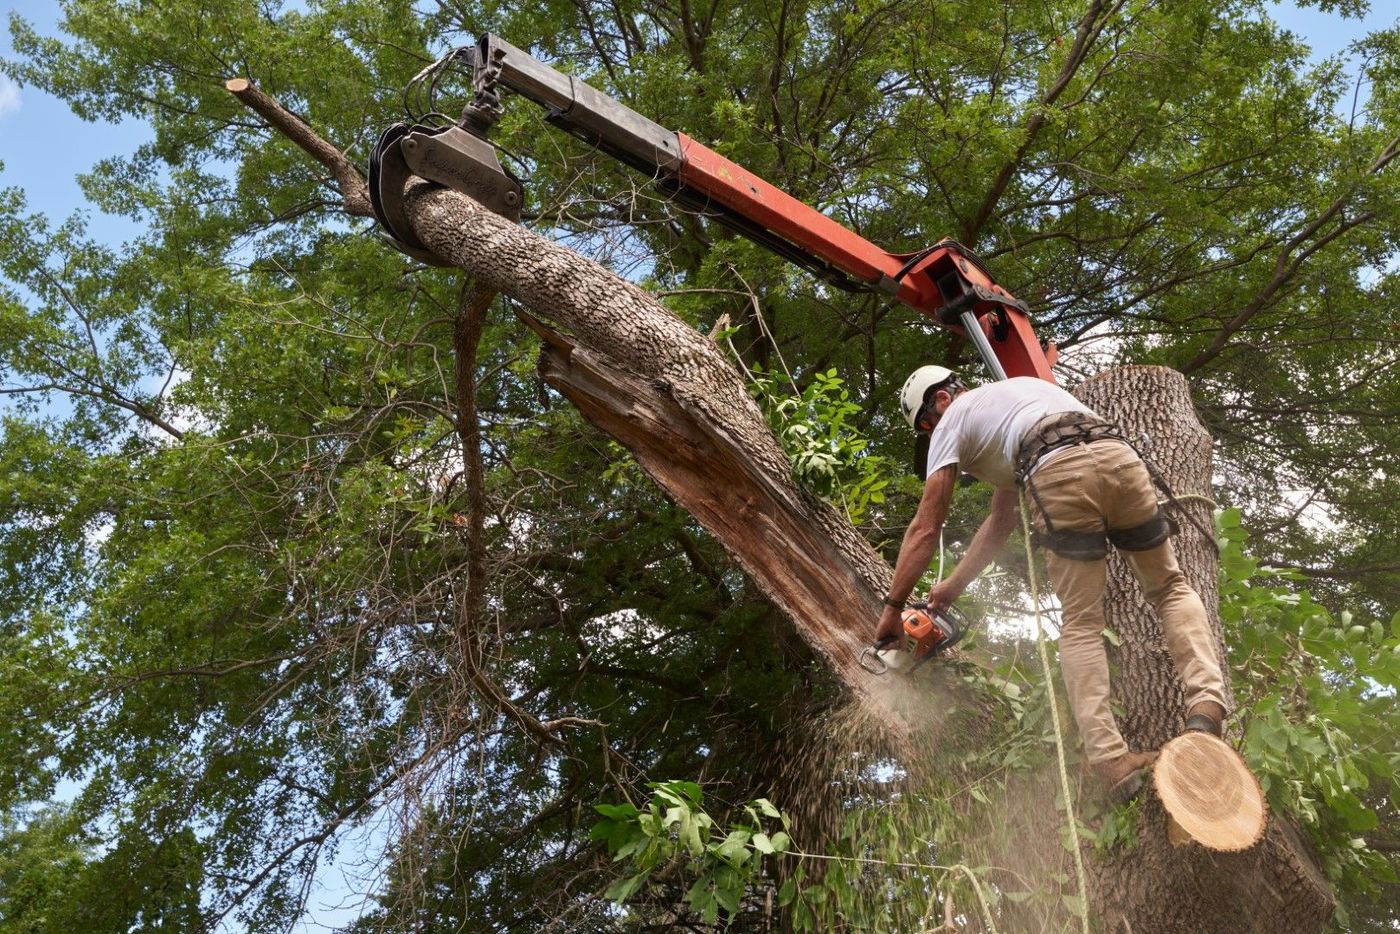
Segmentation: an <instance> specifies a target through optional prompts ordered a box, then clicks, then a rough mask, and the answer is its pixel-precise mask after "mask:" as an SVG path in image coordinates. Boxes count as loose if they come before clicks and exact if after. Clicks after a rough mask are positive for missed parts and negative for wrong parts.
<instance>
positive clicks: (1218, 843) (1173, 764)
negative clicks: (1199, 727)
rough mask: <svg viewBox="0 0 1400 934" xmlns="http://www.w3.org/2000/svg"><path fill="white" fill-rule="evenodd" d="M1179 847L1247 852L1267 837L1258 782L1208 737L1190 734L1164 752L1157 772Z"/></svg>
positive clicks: (1170, 831) (1173, 838) (1156, 780)
mask: <svg viewBox="0 0 1400 934" xmlns="http://www.w3.org/2000/svg"><path fill="white" fill-rule="evenodd" d="M1152 781H1153V784H1154V785H1155V786H1156V788H1157V797H1158V798H1160V799H1161V801H1162V806H1163V807H1165V808H1166V810H1167V815H1168V818H1169V820H1170V824H1169V826H1168V828H1167V835H1168V837H1170V839H1171V841H1172V843H1174V844H1176V845H1177V846H1180V845H1182V844H1183V843H1187V842H1195V843H1199V844H1200V845H1201V846H1203V847H1205V848H1206V849H1210V850H1219V851H1222V852H1233V851H1237V850H1245V849H1248V848H1249V847H1251V846H1253V845H1254V844H1255V843H1257V842H1258V841H1259V839H1260V837H1262V836H1263V834H1264V823H1265V818H1266V816H1267V813H1268V812H1267V809H1266V807H1265V804H1264V795H1263V793H1262V792H1261V791H1260V790H1259V781H1258V779H1256V778H1255V777H1254V774H1253V773H1252V772H1250V771H1249V768H1248V766H1246V765H1245V764H1244V760H1243V759H1241V758H1240V755H1239V753H1237V752H1235V750H1233V749H1231V748H1230V746H1229V745H1228V744H1226V743H1224V742H1222V741H1221V740H1218V739H1216V738H1215V737H1214V736H1211V735H1209V734H1207V733H1186V734H1184V735H1182V736H1178V737H1177V738H1176V739H1174V740H1172V741H1171V742H1169V743H1167V744H1166V745H1165V746H1163V747H1162V752H1161V755H1159V756H1158V757H1157V762H1156V765H1155V766H1154V767H1153V769H1152Z"/></svg>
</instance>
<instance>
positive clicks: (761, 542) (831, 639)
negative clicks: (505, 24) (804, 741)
mask: <svg viewBox="0 0 1400 934" xmlns="http://www.w3.org/2000/svg"><path fill="white" fill-rule="evenodd" d="M408 211H409V214H410V216H411V217H412V218H413V223H414V230H415V232H416V233H417V234H418V236H419V237H420V239H422V241H423V242H424V243H425V244H427V245H428V247H429V248H430V249H432V250H433V251H434V252H436V253H438V254H439V255H441V256H443V257H445V258H447V259H449V260H451V261H452V262H453V263H456V264H457V265H460V266H462V267H463V268H464V269H466V270H468V271H469V272H470V273H471V274H472V275H473V276H475V277H476V279H477V281H478V283H480V284H481V285H483V286H486V287H489V288H491V289H493V290H496V291H500V292H503V293H505V294H507V295H510V296H512V297H513V298H515V299H517V300H518V301H520V302H521V303H522V304H524V305H525V306H527V307H528V308H530V309H532V310H533V311H534V312H535V313H536V314H538V315H540V316H542V317H543V318H545V319H546V320H547V321H548V325H541V324H540V323H539V322H534V326H536V327H537V329H540V330H541V331H542V334H543V336H544V337H545V338H546V349H545V351H544V353H543V355H542V357H541V360H540V372H541V373H542V374H543V376H544V378H545V380H546V381H547V382H548V383H549V384H550V385H551V386H553V387H554V388H555V389H557V390H558V391H559V392H560V393H561V394H562V395H563V396H564V397H565V398H567V399H568V400H569V401H570V402H572V403H573V404H574V405H576V406H577V407H578V408H579V411H581V412H582V413H583V415H584V416H585V417H586V418H588V419H589V420H590V421H591V422H593V423H594V424H595V425H597V426H598V427H599V428H600V429H602V430H603V431H604V432H606V433H607V434H609V435H610V436H612V437H614V438H616V439H617V440H618V441H620V442H621V443H622V444H624V445H625V446H626V447H627V448H628V449H629V450H631V451H632V453H633V454H634V455H635V456H636V458H637V461H638V463H639V464H640V465H641V466H642V468H643V469H644V470H645V471H646V472H647V473H648V474H649V475H650V476H651V477H652V478H653V479H654V480H655V481H656V482H657V483H658V484H659V485H660V486H661V488H662V489H664V490H665V491H666V492H667V493H668V494H669V495H670V496H672V497H673V498H674V499H675V501H676V502H677V503H679V504H680V505H681V506H682V507H684V508H685V509H686V510H687V511H689V512H690V513H691V514H692V515H694V516H695V517H696V519H697V520H699V522H700V523H701V524H702V525H704V526H705V528H706V529H708V530H709V531H710V532H711V533H712V534H713V535H714V536H715V537H716V538H717V539H719V541H720V542H721V543H723V544H724V546H725V547H726V549H727V550H728V551H729V553H730V554H731V555H732V556H733V557H734V558H735V559H736V560H737V561H738V562H739V563H740V564H741V565H742V566H743V568H744V570H746V571H747V572H748V573H749V575H750V576H751V577H752V578H753V579H754V580H755V581H756V582H757V583H758V585H759V587H760V588H762V590H763V591H764V592H765V593H766V594H767V595H768V596H769V597H770V598H771V599H772V600H773V602H774V603H775V604H776V605H777V606H778V608H779V609H781V610H782V611H783V612H784V613H785V614H786V615H787V616H788V618H789V619H792V620H793V621H794V622H795V623H796V624H797V629H798V632H799V633H801V635H802V636H803V637H804V638H805V639H806V640H807V641H808V642H809V643H810V644H811V645H812V647H813V648H814V649H815V650H816V651H817V652H818V653H819V654H820V655H821V656H822V657H823V658H825V659H826V661H827V663H828V664H829V665H830V666H831V669H832V671H834V672H835V673H836V674H837V675H838V676H839V677H840V678H841V680H842V681H843V682H844V683H845V684H846V685H847V686H848V687H849V688H850V689H852V690H853V691H856V692H858V693H865V692H866V691H868V690H869V688H870V687H871V681H870V676H869V675H868V674H866V673H865V672H863V671H862V670H861V669H860V667H859V666H858V664H857V662H856V659H857V656H858V655H859V652H860V649H861V647H862V646H864V645H866V644H868V643H869V642H870V639H871V632H872V629H873V625H874V623H873V621H874V620H875V619H876V618H877V616H878V615H879V610H880V596H881V595H882V594H883V593H884V591H885V588H886V586H887V585H888V583H889V574H890V571H889V567H888V565H887V564H886V563H885V562H884V561H883V560H882V559H881V558H880V556H879V555H877V554H876V553H875V551H874V549H872V548H871V547H870V546H869V544H868V543H866V541H865V540H864V539H862V538H861V537H860V535H859V534H858V533H857V532H856V531H855V530H854V529H853V528H852V527H851V525H850V523H849V522H847V521H846V520H845V517H844V516H842V515H841V514H840V513H838V512H837V511H836V510H835V509H833V508H832V507H830V506H829V505H827V504H825V503H823V502H821V501H820V500H818V499H816V498H815V497H812V496H810V495H809V494H807V493H806V492H804V491H802V490H800V489H798V488H797V487H796V486H795V485H793V483H792V482H791V480H790V471H791V468H790V465H789V463H788V459H787V457H786V455H785V454H784V453H783V451H782V448H781V447H780V446H779V445H778V442H777V439H776V438H774V437H773V434H772V432H771V431H769V429H768V425H767V422H766V421H765V420H764V417H763V413H762V412H761V411H760V410H759V408H758V406H757V405H756V404H755V403H754V401H753V399H752V398H750V396H749V394H748V390H747V388H746V386H745V383H744V379H743V377H742V376H741V375H740V373H739V372H738V370H736V369H735V367H734V366H733V364H731V363H730V362H729V361H728V360H727V359H726V358H725V357H724V355H723V354H722V353H721V352H720V350H719V348H718V347H717V346H715V344H714V342H713V341H711V340H710V339H709V338H707V337H705V336H704V335H702V334H700V333H699V332H698V331H696V330H695V329H694V328H692V327H690V326H689V325H688V324H686V323H685V322H684V321H682V320H681V319H680V318H678V317H676V315H674V314H673V313H672V312H671V311H670V310H668V309H667V308H666V307H664V306H663V305H661V304H660V303H659V302H657V301H656V299H654V298H652V297H651V296H650V295H648V294H647V293H646V292H643V291H642V290H641V289H639V288H637V287H636V286H634V285H632V284H631V283H629V282H626V281H625V280H623V279H621V278H619V277H618V276H617V275H615V274H614V273H612V272H610V271H609V270H607V269H605V268H604V267H602V266H600V265H598V264H596V263H593V262H591V261H589V260H587V259H585V258H583V257H581V256H579V255H578V254H577V253H575V252H573V251H572V250H569V249H567V248H565V247H561V246H559V245H558V244H555V243H552V242H550V241H548V240H545V239H543V238H541V237H539V236H537V235H535V234H533V233H531V232H530V231H528V230H525V229H524V228H522V227H520V226H518V225H516V224H512V223H510V222H509V221H506V220H503V219H502V218H500V217H497V216H496V215H494V214H491V213H489V212H487V211H485V210H484V209H482V208H481V207H480V206H479V205H477V204H476V203H475V202H473V201H471V200H470V199H468V198H466V197H464V196H463V195H460V194H457V193H456V192H452V191H447V190H445V189H441V188H437V189H433V188H429V187H428V186H417V187H411V188H410V192H409V201H408Z"/></svg>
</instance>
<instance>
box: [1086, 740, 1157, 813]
mask: <svg viewBox="0 0 1400 934" xmlns="http://www.w3.org/2000/svg"><path fill="white" fill-rule="evenodd" d="M1156 761H1157V753H1156V752H1125V753H1123V754H1122V755H1121V756H1119V757H1118V758H1116V759H1109V760H1107V761H1106V762H1095V763H1094V774H1095V775H1097V776H1098V777H1099V781H1101V782H1103V783H1104V785H1105V786H1107V787H1108V797H1109V800H1110V801H1112V802H1113V803H1114V804H1127V803H1128V802H1129V801H1131V800H1133V799H1134V798H1136V797H1137V796H1138V792H1140V791H1142V784H1143V780H1144V779H1145V778H1146V777H1147V768H1148V766H1150V765H1152V763H1153V762H1156Z"/></svg>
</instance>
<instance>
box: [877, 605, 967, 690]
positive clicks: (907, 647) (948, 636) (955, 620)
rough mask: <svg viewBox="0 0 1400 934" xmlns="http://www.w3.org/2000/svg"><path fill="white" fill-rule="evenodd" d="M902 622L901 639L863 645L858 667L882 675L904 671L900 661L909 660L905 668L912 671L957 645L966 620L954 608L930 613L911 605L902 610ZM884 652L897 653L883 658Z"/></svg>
mask: <svg viewBox="0 0 1400 934" xmlns="http://www.w3.org/2000/svg"><path fill="white" fill-rule="evenodd" d="M902 619H903V621H904V638H903V639H900V638H899V637H898V636H886V637H885V638H883V639H881V640H880V641H879V642H876V643H874V644H873V645H868V646H866V647H865V648H864V649H863V650H862V651H861V653H860V659H859V663H860V667H862V668H864V669H865V670H866V671H868V672H870V673H871V674H873V675H882V674H884V673H885V672H887V671H889V670H890V669H891V668H897V669H904V668H905V665H904V660H905V659H907V658H911V657H912V658H913V664H911V665H909V666H908V668H907V670H908V671H910V672H912V671H914V670H915V669H917V668H918V667H919V666H920V665H922V664H923V663H924V662H926V661H928V660H929V659H930V658H933V657H934V656H935V655H938V654H939V653H941V652H946V651H947V650H948V649H950V648H952V647H953V646H955V645H957V644H958V640H960V639H961V638H962V637H963V634H964V633H966V632H967V618H966V617H965V616H963V614H962V612H961V611H960V610H958V608H957V607H954V606H949V607H947V608H946V609H943V610H940V611H939V612H937V613H930V612H929V608H928V604H927V603H924V602H922V601H921V602H919V603H911V604H909V605H908V606H907V607H905V608H904V613H903V616H902ZM887 651H890V652H896V653H898V654H896V655H894V656H891V657H890V658H885V653H886V652H887ZM891 661H894V662H895V664H891Z"/></svg>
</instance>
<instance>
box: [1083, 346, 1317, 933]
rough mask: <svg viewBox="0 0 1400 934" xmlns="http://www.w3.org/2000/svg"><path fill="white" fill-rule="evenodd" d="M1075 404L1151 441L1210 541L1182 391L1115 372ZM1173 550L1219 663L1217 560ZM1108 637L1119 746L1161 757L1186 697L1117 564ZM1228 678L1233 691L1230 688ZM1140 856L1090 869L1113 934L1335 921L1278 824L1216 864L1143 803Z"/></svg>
mask: <svg viewBox="0 0 1400 934" xmlns="http://www.w3.org/2000/svg"><path fill="white" fill-rule="evenodd" d="M1076 394H1077V395H1078V397H1079V398H1080V399H1081V400H1083V401H1084V403H1085V404H1087V405H1088V406H1090V407H1091V408H1093V409H1094V410H1095V411H1097V412H1099V413H1100V414H1101V415H1103V416H1105V417H1106V418H1108V419H1110V420H1112V421H1115V422H1117V423H1118V424H1119V425H1121V426H1122V427H1123V428H1124V429H1126V430H1127V432H1128V433H1129V435H1130V436H1132V437H1137V436H1138V435H1139V434H1140V433H1143V432H1146V434H1147V435H1148V437H1149V439H1150V443H1149V449H1148V455H1149V457H1150V458H1151V459H1152V460H1153V461H1154V462H1155V463H1156V464H1157V466H1158V468H1159V469H1160V470H1161V472H1162V473H1163V475H1165V476H1166V478H1167V480H1168V482H1169V483H1170V484H1171V485H1172V487H1173V489H1174V490H1175V491H1176V492H1177V494H1178V495H1185V496H1188V501H1187V502H1186V504H1185V508H1186V510H1187V511H1188V512H1189V513H1190V515H1191V516H1192V517H1193V518H1194V519H1195V520H1196V522H1197V523H1199V524H1200V526H1201V528H1202V529H1205V530H1209V529H1211V527H1212V524H1211V507H1210V505H1209V503H1207V502H1202V501H1200V500H1191V499H1189V497H1190V496H1192V495H1195V496H1203V497H1208V496H1209V495H1210V490H1211V485H1210V479H1211V443H1210V436H1209V435H1208V434H1207V433H1206V431H1205V429H1204V428H1203V427H1202V425H1201V423H1200V421H1199V420H1198V419H1197V418H1196V412H1195V409H1194V408H1193V407H1192V405H1191V397H1190V393H1189V392H1188V389H1187V385H1186V379H1185V378H1184V377H1183V376H1182V375H1181V374H1180V373H1177V372H1175V371H1173V370H1169V369H1166V368H1164V367H1124V368H1121V369H1117V370H1110V371H1108V372H1106V373H1103V374H1100V375H1099V376H1096V377H1094V378H1093V379H1091V380H1089V381H1087V382H1086V383H1084V384H1083V385H1082V386H1080V387H1079V389H1078V391H1077V393H1076ZM1181 525H1182V530H1181V534H1180V535H1179V536H1177V538H1176V539H1174V542H1175V544H1176V550H1177V556H1178V559H1179V560H1180V562H1181V566H1182V569H1183V570H1184V571H1185V573H1186V577H1187V579H1188V580H1190V582H1191V586H1192V587H1194V588H1195V589H1196V592H1197V593H1199V594H1200V595H1201V599H1202V600H1203V601H1204V602H1205V604H1206V609H1207V610H1208V611H1209V613H1210V616H1211V620H1212V627H1213V630H1214V635H1215V642H1216V647H1217V651H1218V652H1219V653H1220V657H1221V658H1224V644H1223V639H1222V633H1221V629H1220V617H1219V613H1218V609H1219V590H1218V588H1217V585H1216V572H1217V563H1218V562H1217V556H1216V553H1215V550H1214V547H1213V543H1212V542H1211V540H1210V539H1209V538H1207V537H1206V536H1204V535H1202V534H1201V532H1200V531H1198V530H1197V529H1196V528H1195V526H1194V525H1193V524H1192V523H1191V522H1188V521H1184V520H1183V521H1182V522H1181ZM1105 602H1106V609H1107V619H1108V625H1109V626H1110V627H1111V628H1112V629H1113V630H1114V631H1116V632H1117V633H1118V634H1119V635H1120V636H1121V639H1120V642H1121V645H1120V647H1118V648H1116V649H1115V648H1113V647H1111V646H1110V648H1109V653H1110V657H1111V659H1112V661H1113V662H1114V663H1115V665H1116V667H1117V675H1116V677H1115V679H1114V694H1115V696H1116V698H1117V699H1118V701H1119V702H1121V704H1122V709H1123V711H1124V715H1123V716H1121V717H1120V724H1121V726H1122V729H1123V735H1124V738H1125V739H1127V741H1128V745H1129V746H1131V747H1132V748H1134V749H1156V748H1158V747H1160V746H1161V745H1162V744H1163V743H1165V742H1166V741H1167V740H1169V739H1170V738H1171V737H1173V736H1175V735H1177V733H1179V732H1180V731H1181V729H1182V727H1183V726H1184V724H1185V710H1184V707H1183V693H1182V687H1181V682H1180V679H1178V678H1177V676H1176V669H1175V667H1174V666H1173V664H1172V660H1171V656H1170V655H1169V654H1168V653H1167V648H1166V644H1165V643H1164V641H1163V638H1162V631H1161V627H1160V626H1159V624H1158V622H1157V619H1156V616H1155V615H1154V614H1153V613H1152V611H1151V610H1150V609H1148V608H1147V606H1146V604H1145V603H1144V602H1143V599H1142V591H1141V589H1140V588H1139V587H1138V584H1137V581H1136V580H1135V579H1134V578H1133V575H1132V572H1131V571H1130V570H1129V569H1128V567H1127V565H1126V564H1125V563H1124V562H1123V560H1122V559H1121V558H1120V557H1119V556H1118V555H1116V554H1114V555H1113V556H1112V557H1111V558H1110V562H1109V582H1108V591H1107V594H1106V595H1105ZM1228 677H1229V670H1228V668H1227V669H1226V678H1227V682H1226V687H1227V690H1228V688H1229V682H1228ZM1138 827H1139V830H1138V845H1137V847H1136V848H1135V849H1133V850H1131V851H1128V852H1123V851H1116V852H1115V853H1114V854H1113V855H1112V856H1110V857H1109V858H1107V859H1093V858H1091V859H1089V860H1088V865H1089V867H1090V872H1091V883H1092V888H1093V891H1092V893H1091V894H1092V898H1093V901H1094V903H1095V905H1094V913H1095V915H1096V916H1097V917H1099V918H1102V919H1103V921H1104V922H1105V924H1104V929H1105V930H1108V931H1119V930H1133V931H1191V932H1214V931H1219V932H1221V934H1226V932H1230V934H1233V932H1240V931H1258V932H1261V934H1263V932H1275V931H1296V932H1303V931H1318V930H1321V929H1322V928H1323V926H1324V925H1325V924H1326V921H1327V919H1328V918H1329V917H1330V916H1331V913H1332V908H1333V904H1334V902H1333V897H1332V893H1331V890H1330V889H1329V888H1328V886H1327V884H1326V881H1325V880H1324V879H1323V877H1322V875H1321V873H1320V872H1319V871H1318V868H1317V866H1316V865H1315V864H1314V862H1313V860H1312V859H1311V857H1309V856H1308V854H1307V853H1306V851H1305V850H1304V849H1303V848H1302V846H1301V844H1300V842H1299V840H1298V838H1297V836H1296V834H1294V833H1293V832H1292V831H1291V830H1290V829H1289V828H1287V827H1286V826H1284V823H1283V821H1281V820H1280V819H1278V818H1276V817H1275V818H1271V819H1270V821H1269V828H1268V830H1267V831H1266V833H1265V836H1264V839H1263V840H1262V841H1261V842H1260V843H1259V844H1258V845H1257V846H1254V847H1252V848H1250V849H1248V850H1245V851H1243V852H1240V853H1211V852H1209V851H1207V850H1204V849H1202V848H1201V847H1198V846H1184V847H1181V848H1174V847H1172V846H1171V844H1170V843H1168V841H1167V826H1166V813H1165V811H1164V810H1163V809H1162V806H1161V803H1160V802H1159V801H1158V800H1157V799H1156V798H1155V797H1153V796H1151V795H1146V796H1144V800H1143V801H1142V804H1141V817H1140V819H1139V823H1138Z"/></svg>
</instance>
